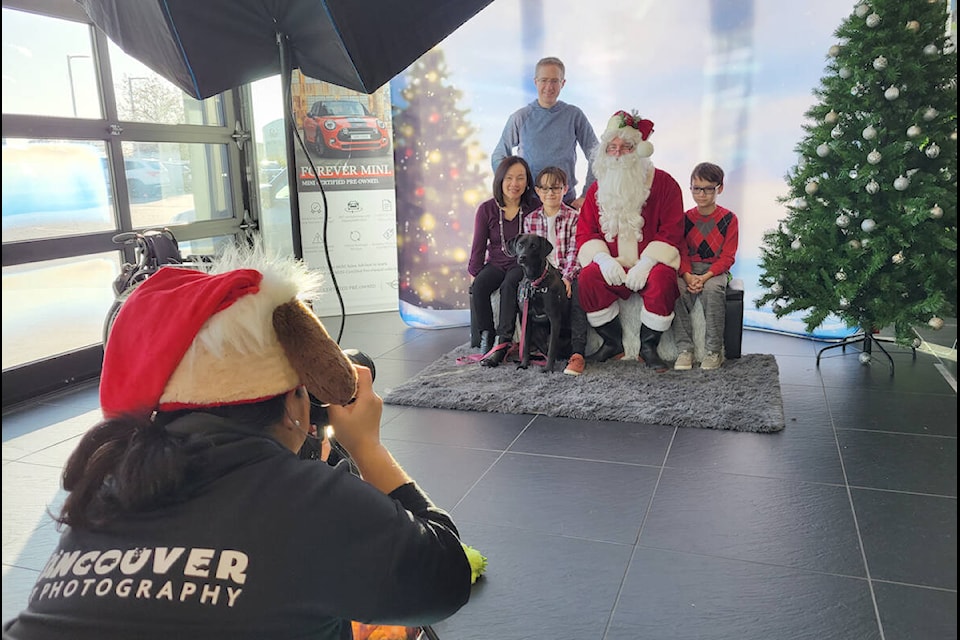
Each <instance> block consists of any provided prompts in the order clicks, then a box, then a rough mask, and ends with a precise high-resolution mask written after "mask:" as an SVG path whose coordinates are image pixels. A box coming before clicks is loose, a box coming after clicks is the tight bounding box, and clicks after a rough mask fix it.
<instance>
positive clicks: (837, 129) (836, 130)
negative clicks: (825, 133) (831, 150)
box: [830, 125, 843, 140]
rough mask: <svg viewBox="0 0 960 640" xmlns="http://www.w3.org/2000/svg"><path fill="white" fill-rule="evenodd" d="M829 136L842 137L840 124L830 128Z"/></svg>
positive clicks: (836, 138)
mask: <svg viewBox="0 0 960 640" xmlns="http://www.w3.org/2000/svg"><path fill="white" fill-rule="evenodd" d="M830 137H831V138H833V139H834V140H839V139H840V138H841V137H843V129H841V128H840V125H837V126H835V127H834V128H833V129H831V131H830Z"/></svg>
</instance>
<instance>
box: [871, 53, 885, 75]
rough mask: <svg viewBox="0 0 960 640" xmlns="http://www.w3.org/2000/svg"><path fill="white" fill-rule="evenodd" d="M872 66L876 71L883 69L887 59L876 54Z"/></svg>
mask: <svg viewBox="0 0 960 640" xmlns="http://www.w3.org/2000/svg"><path fill="white" fill-rule="evenodd" d="M873 68H874V69H876V70H877V71H883V70H884V69H886V68H887V59H886V58H884V57H883V56H877V57H876V58H874V59H873Z"/></svg>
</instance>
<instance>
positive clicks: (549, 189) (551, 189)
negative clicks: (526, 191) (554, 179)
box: [537, 185, 564, 193]
mask: <svg viewBox="0 0 960 640" xmlns="http://www.w3.org/2000/svg"><path fill="white" fill-rule="evenodd" d="M563 190H564V189H563V187H541V186H539V185H537V191H546V192H547V193H560V192H561V191H563Z"/></svg>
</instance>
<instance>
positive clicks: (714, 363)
mask: <svg viewBox="0 0 960 640" xmlns="http://www.w3.org/2000/svg"><path fill="white" fill-rule="evenodd" d="M721 364H723V356H722V355H721V354H719V353H717V352H716V351H711V352H710V353H708V354H707V356H706V357H705V358H704V359H703V362H701V363H700V368H701V369H719V368H720V365H721Z"/></svg>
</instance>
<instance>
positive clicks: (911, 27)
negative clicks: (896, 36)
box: [907, 20, 920, 33]
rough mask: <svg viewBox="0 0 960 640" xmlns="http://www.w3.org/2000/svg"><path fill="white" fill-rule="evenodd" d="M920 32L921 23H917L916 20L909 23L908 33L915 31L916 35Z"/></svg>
mask: <svg viewBox="0 0 960 640" xmlns="http://www.w3.org/2000/svg"><path fill="white" fill-rule="evenodd" d="M919 30H920V23H919V22H917V21H916V20H911V21H910V22H908V23H907V31H913V32H914V33H916V32H917V31H919Z"/></svg>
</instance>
